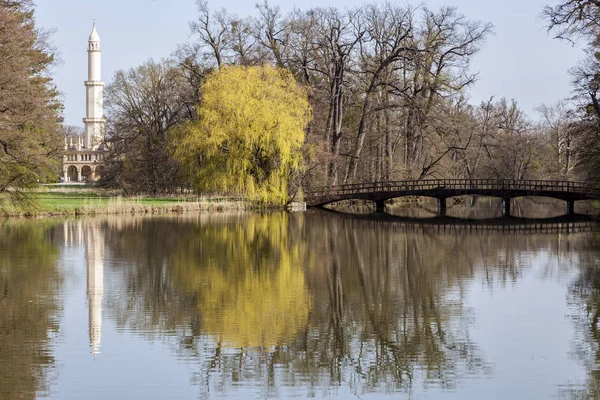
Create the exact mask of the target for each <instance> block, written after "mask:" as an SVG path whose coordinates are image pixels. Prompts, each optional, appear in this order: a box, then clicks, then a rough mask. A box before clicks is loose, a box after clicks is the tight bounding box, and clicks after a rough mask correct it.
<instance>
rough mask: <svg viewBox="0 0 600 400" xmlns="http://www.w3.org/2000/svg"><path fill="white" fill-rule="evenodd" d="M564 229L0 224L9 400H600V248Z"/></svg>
mask: <svg viewBox="0 0 600 400" xmlns="http://www.w3.org/2000/svg"><path fill="white" fill-rule="evenodd" d="M565 227H566V225H564V224H554V225H551V226H549V225H547V226H546V228H545V230H538V231H537V232H536V231H532V229H529V228H528V231H526V232H512V231H510V230H506V229H504V232H503V231H502V229H496V230H486V231H482V230H481V229H477V228H473V227H470V228H469V227H465V226H457V225H450V226H443V227H441V228H440V226H439V225H436V224H430V225H418V224H413V223H408V222H405V221H403V220H402V219H396V220H379V219H375V220H374V219H365V218H360V217H350V216H346V215H338V214H333V213H324V212H308V213H301V214H279V213H275V214H265V215H257V214H240V215H200V216H184V217H175V216H173V217H159V218H156V217H154V218H144V217H111V218H101V219H83V220H67V221H64V220H38V221H24V220H8V221H0V398H1V399H4V398H6V399H12V398H52V399H83V398H85V399H109V398H110V399H132V398H144V399H163V398H171V399H197V398H289V397H296V398H307V397H314V398H353V397H356V398H366V399H368V398H391V397H393V398H414V399H436V398H448V399H482V398H501V399H504V398H511V399H546V398H567V399H570V398H595V397H597V396H599V395H600V389H599V388H600V365H599V361H598V360H600V330H599V327H598V320H599V318H600V237H599V236H598V235H597V234H595V233H593V232H588V231H589V230H590V229H591V230H596V229H594V228H593V225H592V224H589V223H588V224H586V223H583V224H571V225H569V226H567V227H568V229H565ZM538 228H541V226H540V227H538ZM579 230H581V231H583V232H578V231H579ZM540 232H541V233H540Z"/></svg>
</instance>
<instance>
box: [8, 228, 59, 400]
mask: <svg viewBox="0 0 600 400" xmlns="http://www.w3.org/2000/svg"><path fill="white" fill-rule="evenodd" d="M50 228H51V227H50V225H49V224H48V223H45V222H40V221H9V222H3V223H0V398H3V399H5V398H6V399H11V398H19V399H26V398H32V399H33V398H35V397H36V392H43V391H47V390H48V382H47V380H48V379H47V378H48V372H49V370H50V368H51V367H52V366H53V364H54V358H53V357H52V355H51V351H50V346H51V343H50V342H51V336H52V335H53V334H55V333H56V332H57V331H58V310H59V305H58V304H57V303H58V299H57V296H58V289H59V276H58V271H57V269H56V264H55V261H56V259H57V256H58V250H57V248H56V247H55V246H54V245H53V244H52V241H51V240H50V230H51V229H50Z"/></svg>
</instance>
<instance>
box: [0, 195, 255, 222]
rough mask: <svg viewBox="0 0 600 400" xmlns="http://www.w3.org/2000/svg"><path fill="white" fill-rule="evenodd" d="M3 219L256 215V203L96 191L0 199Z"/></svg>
mask: <svg viewBox="0 0 600 400" xmlns="http://www.w3.org/2000/svg"><path fill="white" fill-rule="evenodd" d="M0 200H3V201H2V202H1V203H0V216H1V217H9V218H15V217H20V218H38V217H57V216H65V217H66V216H95V215H118V214H130V215H143V214H170V213H187V212H211V211H256V210H264V209H265V207H264V206H261V205H260V204H257V203H255V202H251V201H247V200H242V199H236V198H228V197H147V196H131V197H126V196H120V195H110V194H105V193H101V192H96V191H85V192H83V191H68V192H67V191H64V192H63V191H39V192H32V193H31V194H30V200H29V201H28V202H27V203H26V204H15V203H13V202H11V201H10V200H9V199H8V198H7V197H5V198H3V199H0Z"/></svg>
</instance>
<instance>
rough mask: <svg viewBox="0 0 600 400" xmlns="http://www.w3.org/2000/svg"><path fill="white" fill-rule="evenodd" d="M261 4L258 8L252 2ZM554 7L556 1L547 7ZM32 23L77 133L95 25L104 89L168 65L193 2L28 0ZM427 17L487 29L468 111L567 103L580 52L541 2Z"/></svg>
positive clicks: (492, 4) (507, 2) (461, 1)
mask: <svg viewBox="0 0 600 400" xmlns="http://www.w3.org/2000/svg"><path fill="white" fill-rule="evenodd" d="M260 1H261V2H262V0H260ZM548 1H549V2H555V1H556V0H548ZM36 2H37V13H36V16H37V17H36V18H37V23H38V24H39V25H40V26H41V27H44V28H46V29H54V30H55V33H54V34H53V36H52V42H53V44H54V45H55V46H56V48H57V50H58V51H59V52H60V55H61V59H62V61H61V63H60V64H59V65H57V66H56V67H55V68H54V71H53V72H54V77H55V82H56V84H57V85H58V89H59V90H60V92H61V93H62V94H63V96H64V102H65V120H66V123H67V124H69V125H79V126H82V125H83V123H82V121H81V119H82V118H83V117H84V115H85V87H84V86H83V82H84V81H85V80H86V79H87V52H86V49H87V39H88V36H89V34H90V32H91V30H92V21H93V20H94V19H95V20H96V24H97V29H98V33H99V34H100V38H101V40H102V50H103V53H102V61H103V66H102V67H103V71H102V78H103V80H104V81H105V82H106V83H107V84H108V83H110V82H111V80H112V77H113V75H114V73H115V71H117V70H119V69H129V68H131V67H135V66H137V65H139V64H141V63H142V62H144V61H146V60H148V59H150V58H154V59H157V60H158V59H161V58H164V57H169V56H170V55H171V54H172V53H173V51H174V50H175V48H176V46H177V44H178V43H182V42H184V41H186V40H187V39H188V37H189V28H188V22H189V21H190V20H192V19H193V18H195V17H196V15H197V12H196V5H195V2H194V0H36ZM255 3H256V1H252V0H220V1H215V0H209V5H210V6H211V8H212V9H216V8H221V7H225V8H226V9H227V10H229V11H230V12H231V13H235V14H237V15H239V16H242V17H243V16H247V15H254V14H255V8H254V4H255ZM363 3H365V2H364V1H362V0H330V1H315V0H307V1H299V0H296V1H292V0H270V1H269V4H271V5H278V6H280V7H281V8H282V9H284V10H290V9H291V8H293V7H294V5H295V6H296V7H298V8H301V9H307V8H310V7H314V6H326V5H331V6H336V7H339V8H344V7H352V6H356V5H360V4H363ZM399 3H400V4H408V3H409V4H412V5H415V6H416V5H419V4H424V5H426V6H427V7H429V8H430V9H432V10H435V9H438V8H439V7H441V6H446V5H450V6H456V7H457V8H458V10H459V12H461V13H462V14H464V15H466V16H467V17H468V18H469V19H473V20H482V21H485V22H491V23H493V24H494V26H495V35H494V36H491V37H490V38H489V39H488V41H487V43H486V44H485V45H484V47H483V50H482V51H481V52H480V53H478V54H477V55H476V56H475V58H474V61H473V64H472V70H473V71H479V72H480V79H479V81H478V82H477V83H476V84H475V85H474V86H473V87H472V88H471V89H470V96H471V103H473V104H478V103H479V102H481V101H483V100H486V99H488V98H489V97H490V96H496V97H497V98H500V97H507V98H509V99H511V98H514V99H515V100H517V101H518V102H519V104H520V106H521V107H522V108H523V109H524V110H525V111H526V112H527V113H528V114H529V116H530V117H532V118H537V115H536V113H535V112H534V109H535V108H536V107H537V106H539V105H541V104H542V103H546V104H553V103H555V102H556V101H558V100H559V99H561V98H564V97H568V96H570V84H569V76H568V70H569V68H571V67H573V66H574V65H575V64H576V63H577V62H578V61H579V60H580V59H581V58H582V57H583V52H582V50H581V49H578V48H573V47H572V46H571V45H570V44H568V43H566V42H561V41H558V40H555V39H552V37H550V36H549V35H548V34H547V33H546V30H545V28H544V23H545V22H544V21H543V20H541V19H540V18H539V15H540V13H541V11H542V8H543V7H544V5H545V4H546V3H547V1H546V0H427V1H423V2H417V1H415V2H408V3H407V2H406V1H401V2H399Z"/></svg>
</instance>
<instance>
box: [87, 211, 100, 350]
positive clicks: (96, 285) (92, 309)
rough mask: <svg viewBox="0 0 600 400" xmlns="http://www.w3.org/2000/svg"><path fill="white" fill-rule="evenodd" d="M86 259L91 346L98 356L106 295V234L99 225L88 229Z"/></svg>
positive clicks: (90, 226)
mask: <svg viewBox="0 0 600 400" xmlns="http://www.w3.org/2000/svg"><path fill="white" fill-rule="evenodd" d="M85 261H86V263H87V295H88V307H89V309H88V318H89V321H88V322H89V325H88V330H89V335H90V347H91V349H92V354H93V355H94V357H96V356H97V355H98V354H100V343H101V341H102V297H104V235H103V232H102V230H101V228H100V227H99V226H98V225H95V224H93V223H90V225H89V226H87V229H86V237H85Z"/></svg>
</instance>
